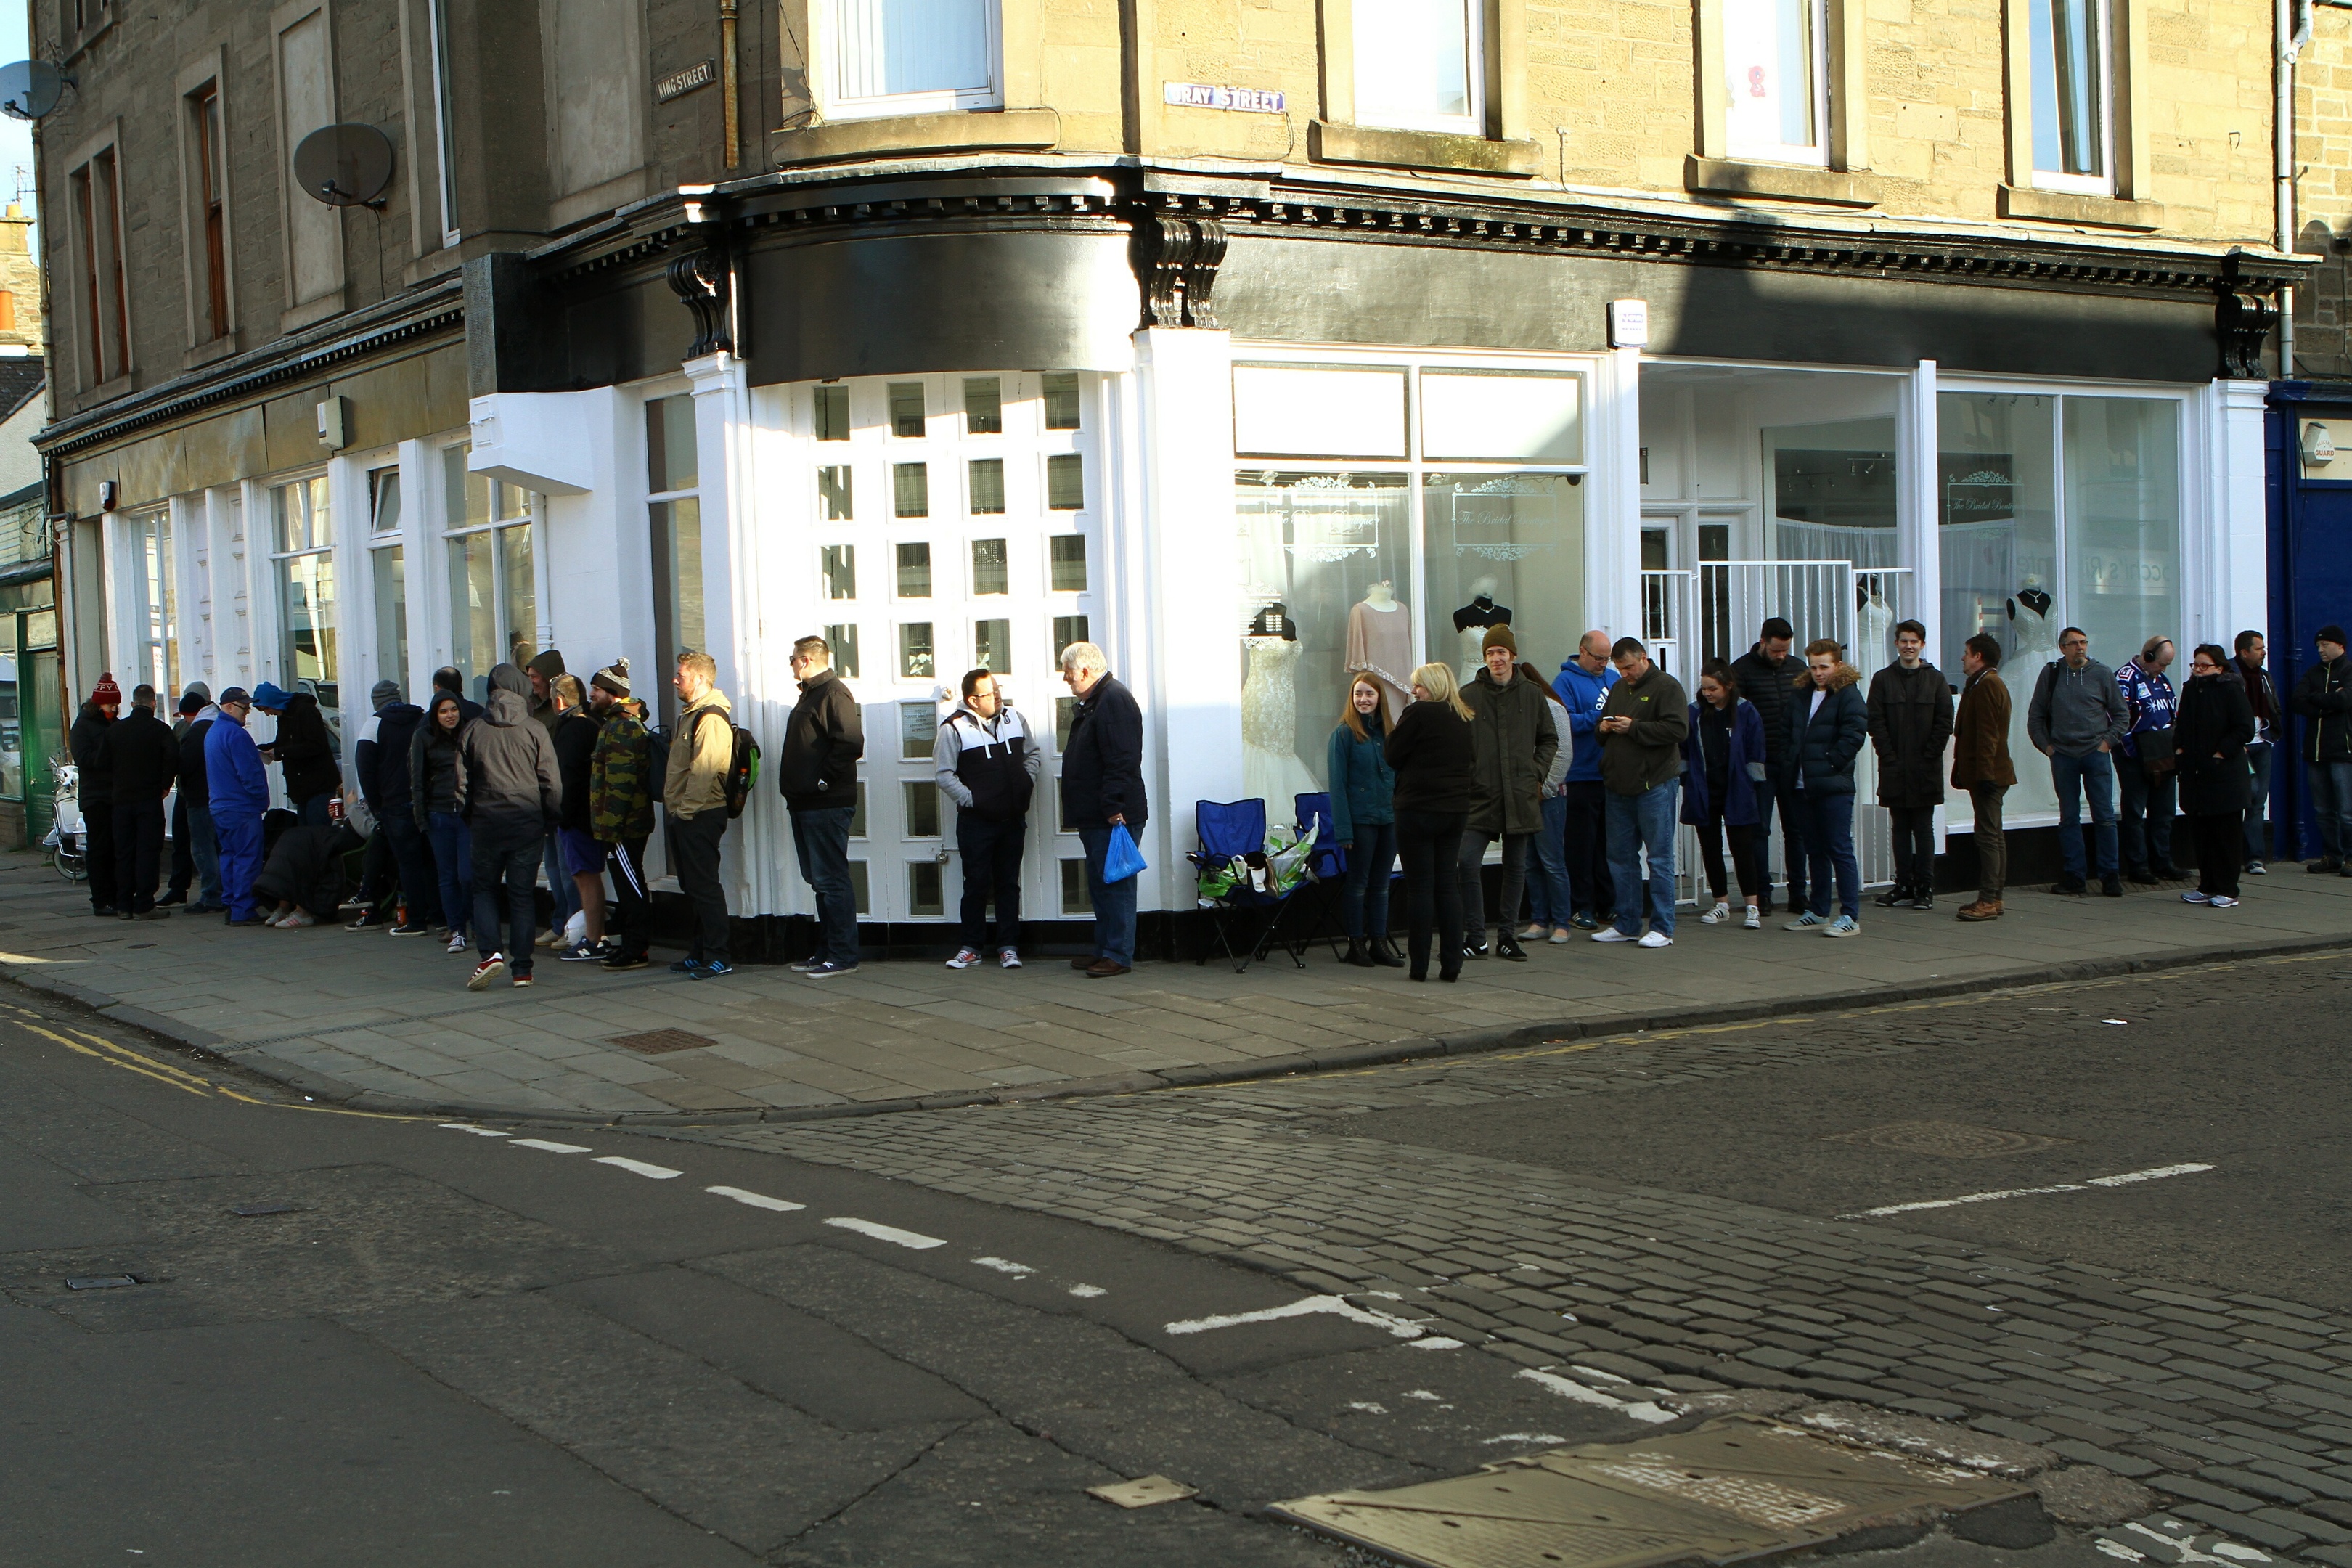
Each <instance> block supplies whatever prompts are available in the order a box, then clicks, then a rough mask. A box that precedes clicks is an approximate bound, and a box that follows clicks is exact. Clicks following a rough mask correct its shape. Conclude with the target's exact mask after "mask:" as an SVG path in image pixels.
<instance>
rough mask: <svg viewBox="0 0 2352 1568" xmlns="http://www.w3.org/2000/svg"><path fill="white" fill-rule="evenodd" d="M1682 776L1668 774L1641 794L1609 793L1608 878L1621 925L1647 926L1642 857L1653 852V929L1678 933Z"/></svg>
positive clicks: (1633, 930)
mask: <svg viewBox="0 0 2352 1568" xmlns="http://www.w3.org/2000/svg"><path fill="white" fill-rule="evenodd" d="M1682 787H1683V784H1682V780H1680V779H1668V780H1667V781H1666V782H1665V783H1664V784H1659V785H1657V786H1656V787H1655V788H1654V789H1647V790H1643V792H1642V793H1641V794H1640V795H1619V794H1618V793H1617V792H1616V791H1614V790H1612V791H1610V792H1609V879H1610V881H1611V882H1612V884H1613V885H1614V886H1615V888H1616V890H1617V929H1618V931H1621V932H1622V933H1623V934H1624V935H1626V936H1633V935H1636V934H1637V933H1639V932H1640V931H1641V929H1642V904H1643V898H1642V893H1643V878H1642V858H1643V856H1644V855H1647V856H1648V857H1649V861H1650V876H1649V883H1648V891H1649V899H1648V903H1649V906H1650V929H1651V930H1652V931H1656V932H1657V933H1658V934H1659V935H1661V936H1672V935H1674V934H1675V804H1676V802H1677V801H1678V800H1679V799H1680V798H1681V795H1682Z"/></svg>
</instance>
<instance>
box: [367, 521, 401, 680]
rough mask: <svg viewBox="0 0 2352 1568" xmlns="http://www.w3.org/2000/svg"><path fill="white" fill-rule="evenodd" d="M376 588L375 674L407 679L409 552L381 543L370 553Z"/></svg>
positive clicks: (390, 678)
mask: <svg viewBox="0 0 2352 1568" xmlns="http://www.w3.org/2000/svg"><path fill="white" fill-rule="evenodd" d="M368 575H369V576H371V577H372V578H373V579H374V588H375V673H376V679H378V680H397V681H399V682H401V683H402V685H403V686H404V687H405V686H406V684H407V681H408V552H407V551H406V549H405V548H404V547H403V546H401V545H397V544H392V545H382V546H379V547H377V548H376V549H373V550H371V551H369V552H368Z"/></svg>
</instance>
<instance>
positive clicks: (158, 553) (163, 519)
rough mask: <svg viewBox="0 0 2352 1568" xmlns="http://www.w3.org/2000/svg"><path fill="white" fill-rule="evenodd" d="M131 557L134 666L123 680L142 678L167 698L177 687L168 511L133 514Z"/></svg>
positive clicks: (177, 635) (176, 630) (174, 586)
mask: <svg viewBox="0 0 2352 1568" xmlns="http://www.w3.org/2000/svg"><path fill="white" fill-rule="evenodd" d="M130 543H131V552H132V554H133V555H134V557H135V561H134V563H133V565H132V568H131V573H130V574H129V576H130V578H131V582H132V583H133V584H135V585H136V586H137V589H138V594H139V605H138V631H137V635H138V638H139V667H138V673H137V674H136V675H135V676H134V677H133V678H132V679H131V681H129V682H126V683H125V684H126V685H130V684H136V683H137V682H139V681H145V682H146V683H147V684H148V685H150V686H152V687H153V688H155V689H156V690H157V691H159V692H161V693H163V696H164V698H165V699H166V701H165V703H164V704H163V706H164V707H166V708H168V707H169V701H168V699H170V698H173V697H176V696H177V695H178V694H179V690H180V632H179V619H180V616H179V609H180V595H179V589H178V586H177V584H176V583H175V581H174V577H173V560H172V515H171V513H170V512H169V511H166V510H161V509H158V510H154V511H151V512H147V513H144V514H142V515H141V516H139V517H135V518H132V519H131V523H130Z"/></svg>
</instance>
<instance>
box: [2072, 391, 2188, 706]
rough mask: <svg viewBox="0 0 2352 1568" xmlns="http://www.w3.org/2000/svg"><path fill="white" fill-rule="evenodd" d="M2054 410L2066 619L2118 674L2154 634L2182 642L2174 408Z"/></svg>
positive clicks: (2146, 401) (2116, 401) (2153, 403)
mask: <svg viewBox="0 0 2352 1568" xmlns="http://www.w3.org/2000/svg"><path fill="white" fill-rule="evenodd" d="M2060 403H2061V406H2062V407H2063V412H2064V416H2065V418H2064V421H2063V440H2064V446H2063V449H2062V455H2063V463H2062V464H2061V472H2063V474H2064V475H2065V491H2064V496H2065V499H2064V506H2063V515H2064V519H2065V536H2066V581H2067V597H2068V600H2069V602H2070V603H2072V604H2073V605H2074V615H2073V616H2071V617H2070V618H2071V619H2072V620H2073V621H2074V624H2075V625H2076V626H2081V627H2082V628H2083V629H2084V631H2086V632H2088V633H2090V634H2091V650H2092V652H2093V654H2094V655H2095V657H2096V658H2098V659H2099V661H2100V662H2101V663H2103V664H2109V665H2119V664H2121V663H2122V662H2123V661H2124V660H2125V659H2126V658H2130V657H2131V656H2132V655H2134V654H2136V653H2137V652H2139V647H2140V644H2141V643H2143V642H2145V641H2146V640H2147V638H2149V637H2153V636H2155V635H2156V634H2157V633H2158V632H2162V633H2163V634H2165V635H2166V636H2167V637H2174V638H2179V639H2183V640H2186V637H2187V634H2188V631H2189V627H2188V626H2186V625H2185V624H2184V623H2183V621H2182V617H2181V606H2180V405H2179V404H2177V403H2174V402H2171V401H2169V400H2158V399H2155V398H2138V397H2067V398H2062V399H2060ZM2175 679H2179V678H2178V677H2176V678H2175Z"/></svg>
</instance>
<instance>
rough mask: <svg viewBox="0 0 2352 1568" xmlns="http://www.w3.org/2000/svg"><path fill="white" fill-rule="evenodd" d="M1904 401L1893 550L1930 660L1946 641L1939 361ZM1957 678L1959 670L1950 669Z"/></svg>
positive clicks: (1927, 363) (1927, 366)
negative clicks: (1907, 578)
mask: <svg viewBox="0 0 2352 1568" xmlns="http://www.w3.org/2000/svg"><path fill="white" fill-rule="evenodd" d="M1904 393H1905V395H1904V397H1903V401H1902V404H1901V407H1902V422H1901V426H1900V428H1899V430H1898V432H1897V435H1896V447H1895V472H1896V474H1897V475H1899V476H1900V489H1899V490H1898V492H1897V495H1896V500H1895V529H1896V533H1897V538H1896V544H1895V548H1896V549H1897V550H1898V551H1899V552H1900V555H1899V557H1898V558H1899V559H1900V560H1901V561H1902V563H1903V564H1904V565H1906V566H1908V567H1909V568H1911V587H1910V592H1909V593H1908V594H1907V595H1906V598H1905V601H1904V613H1905V615H1906V616H1908V617H1909V618H1910V619H1912V620H1916V621H1917V622H1919V623H1920V624H1921V625H1922V626H1926V627H1927V658H1930V659H1936V658H1941V652H1940V650H1941V649H1942V647H1943V646H1944V644H1943V629H1944V628H1943V619H1944V617H1943V606H1944V552H1943V540H1942V538H1941V536H1940V535H1939V534H1938V533H1937V529H1938V528H1939V527H1940V526H1941V515H1942V514H1941V509H1940V507H1939V506H1938V500H1939V495H1938V487H1939V482H1940V481H1939V479H1938V475H1939V472H1940V469H1941V458H1940V457H1939V453H1940V452H1941V450H1942V445H1941V442H1940V440H1939V439H1938V437H1937V433H1936V362H1935V361H1934V360H1931V359H1923V360H1921V361H1920V362H1919V363H1918V365H1917V366H1916V368H1915V369H1914V370H1913V371H1912V373H1911V380H1910V382H1909V384H1908V385H1906V387H1905V389H1904ZM1944 673H1945V674H1946V675H1948V676H1953V677H1955V678H1957V676H1958V669H1957V668H1952V669H1946V670H1945V672H1944Z"/></svg>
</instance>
